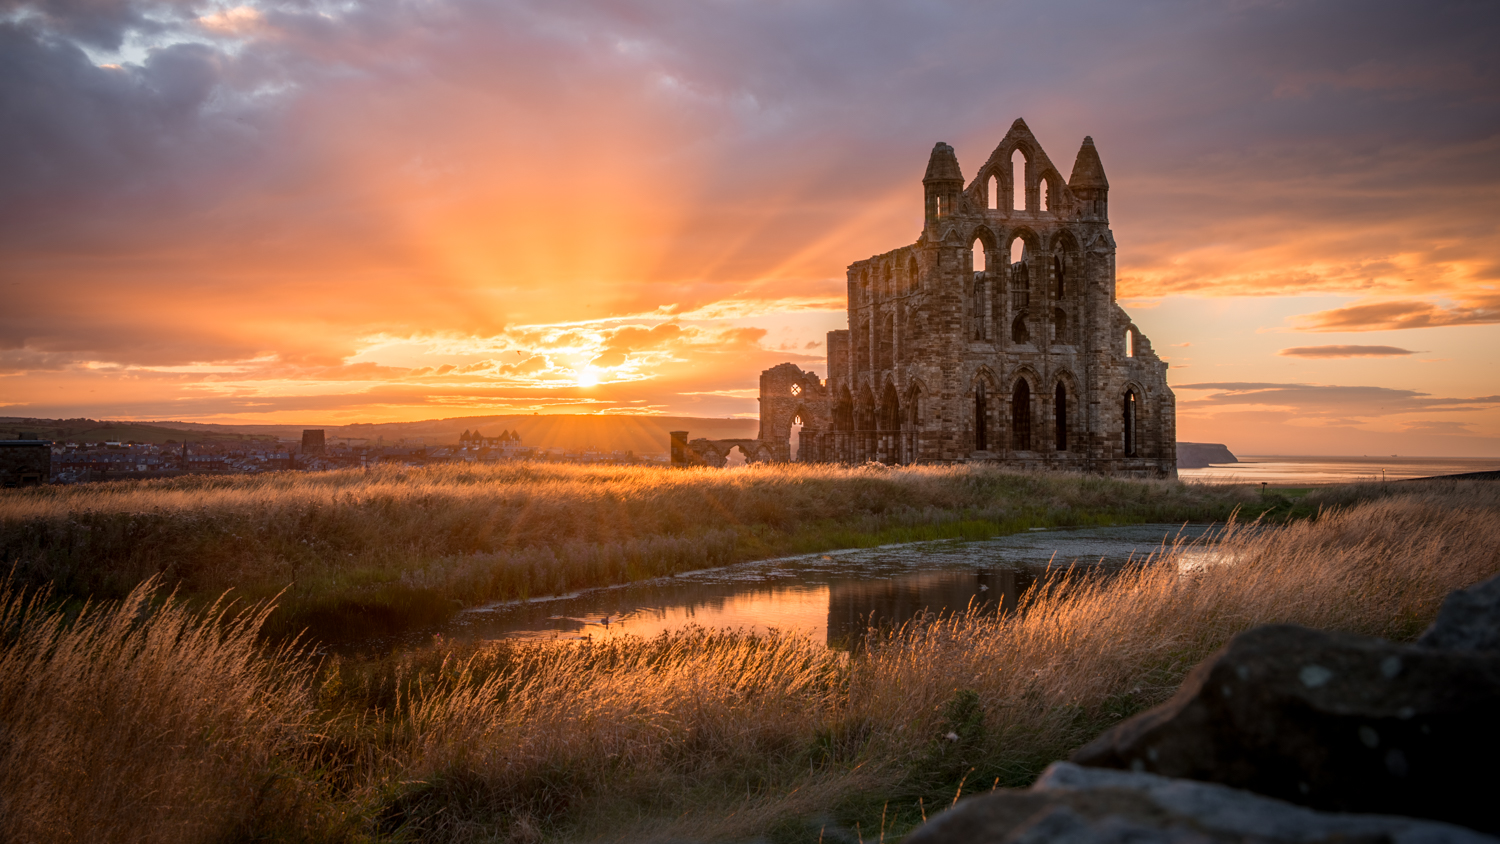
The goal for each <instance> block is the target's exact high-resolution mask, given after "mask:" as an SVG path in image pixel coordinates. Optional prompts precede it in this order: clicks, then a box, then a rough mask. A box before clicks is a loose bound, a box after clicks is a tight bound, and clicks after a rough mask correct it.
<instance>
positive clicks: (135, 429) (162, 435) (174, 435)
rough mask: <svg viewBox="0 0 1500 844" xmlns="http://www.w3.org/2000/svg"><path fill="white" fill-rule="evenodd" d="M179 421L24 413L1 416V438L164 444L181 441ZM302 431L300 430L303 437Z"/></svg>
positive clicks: (227, 437) (210, 435) (206, 437)
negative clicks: (41, 416) (30, 415)
mask: <svg viewBox="0 0 1500 844" xmlns="http://www.w3.org/2000/svg"><path fill="white" fill-rule="evenodd" d="M176 425H177V423H170V422H168V423H164V422H111V421H101V420H98V419H33V418H27V417H22V416H0V439H6V440H9V439H15V437H16V435H17V434H21V433H26V434H34V435H39V436H41V437H42V438H43V439H48V440H52V441H54V442H79V443H99V442H137V443H152V444H154V445H161V444H163V443H166V442H182V440H183V439H184V437H183V434H184V433H185V431H184V429H183V428H181V427H176ZM301 436H302V433H301V431H298V432H297V437H298V438H299V439H300V438H301ZM186 439H188V440H190V441H192V442H257V441H258V442H267V443H269V442H274V441H275V437H274V436H272V435H270V434H267V433H263V432H262V433H241V432H237V431H228V430H202V431H198V430H194V431H193V432H192V433H191V434H189V435H188V436H187V437H186Z"/></svg>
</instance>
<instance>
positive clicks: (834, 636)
mask: <svg viewBox="0 0 1500 844" xmlns="http://www.w3.org/2000/svg"><path fill="white" fill-rule="evenodd" d="M1034 580H1036V575H1034V574H1032V573H1031V572H1029V571H1026V570H1023V569H988V570H986V569H981V570H979V571H972V572H963V571H931V572H922V573H920V574H910V575H905V576H903V577H893V578H887V579H881V580H842V581H838V582H836V583H833V584H831V585H830V588H829V595H828V623H827V625H826V626H825V628H826V634H825V636H826V640H827V642H828V645H829V647H847V646H848V645H849V644H851V643H853V642H856V641H857V640H858V639H859V637H860V636H862V635H863V634H864V632H865V631H866V630H867V629H869V628H871V627H898V626H900V625H902V624H905V623H906V622H908V621H911V620H912V619H913V618H916V617H917V616H919V615H922V614H924V613H932V614H935V615H944V614H948V613H953V612H961V611H963V610H965V609H968V608H969V607H970V606H973V607H974V608H975V609H978V610H982V611H986V612H998V611H1001V610H1004V611H1014V610H1015V608H1016V604H1017V603H1018V601H1019V600H1020V597H1021V593H1023V592H1025V591H1026V589H1027V588H1028V587H1030V586H1031V584H1032V582H1033V581H1034Z"/></svg>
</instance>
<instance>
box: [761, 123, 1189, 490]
mask: <svg viewBox="0 0 1500 844" xmlns="http://www.w3.org/2000/svg"><path fill="white" fill-rule="evenodd" d="M922 188H923V195H924V203H925V223H924V226H923V229H922V233H921V235H920V236H919V237H918V238H917V241H916V242H915V243H913V244H911V245H909V246H903V247H901V248H899V249H894V250H892V251H890V252H886V253H884V254H881V255H876V256H874V257H871V258H867V259H865V260H863V261H859V262H856V263H854V264H851V265H850V266H849V271H848V291H849V305H848V308H849V328H848V329H847V330H846V331H834V332H830V333H829V336H828V380H827V383H826V384H825V385H821V386H817V385H815V384H813V383H808V382H807V380H806V376H807V375H810V373H801V371H800V370H798V371H797V372H795V373H794V372H792V371H791V370H792V369H795V367H792V366H791V365H790V364H783V365H782V367H777V368H773V369H772V370H767V372H766V373H765V375H763V376H762V379H761V411H762V426H761V440H762V441H763V442H766V443H767V445H768V447H769V448H770V449H771V450H772V451H773V452H775V453H776V454H777V456H778V457H781V459H786V457H782V455H788V456H789V450H788V448H787V445H786V442H785V439H786V437H787V432H785V431H782V430H781V429H782V428H783V427H785V426H784V425H783V423H784V422H785V421H787V420H785V419H783V418H782V417H783V416H787V415H788V412H790V411H791V409H792V408H794V407H797V406H800V407H802V408H805V409H806V411H809V412H807V413H805V415H806V416H808V417H809V418H808V420H805V421H810V422H812V423H813V425H812V427H813V430H811V431H809V430H807V428H806V427H804V429H803V431H802V435H801V448H800V449H799V454H798V459H800V460H832V461H839V462H852V463H860V462H865V461H871V460H873V461H879V462H883V463H899V464H908V463H940V462H965V461H994V462H1000V463H1004V464H1007V465H1013V466H1018V467H1053V468H1060V469H1073V470H1081V471H1090V472H1102V473H1106V474H1120V475H1135V476H1151V477H1175V476H1176V474H1177V456H1176V417H1175V399H1174V397H1173V395H1172V391H1171V390H1170V389H1169V388H1168V387H1167V380H1166V370H1167V365H1166V363H1165V362H1163V361H1162V360H1161V359H1159V358H1158V357H1157V356H1156V353H1155V352H1153V351H1152V349H1151V343H1150V341H1149V340H1147V339H1146V337H1145V335H1143V334H1142V333H1141V332H1140V331H1139V329H1137V328H1136V327H1135V325H1134V324H1133V323H1132V322H1131V320H1130V316H1129V315H1128V314H1126V313H1125V311H1124V309H1122V308H1121V307H1120V306H1119V305H1118V304H1116V302H1115V240H1114V236H1113V234H1112V233H1111V232H1110V229H1109V181H1108V179H1106V178H1105V175H1104V165H1103V163H1102V162H1101V160H1100V158H1099V153H1098V150H1097V149H1095V147H1094V141H1093V139H1092V138H1084V140H1083V145H1082V147H1080V148H1079V150H1078V155H1077V157H1076V158H1075V160H1074V162H1073V169H1072V173H1071V176H1070V178H1069V179H1068V180H1067V181H1064V180H1063V178H1062V175H1061V173H1060V172H1059V171H1058V169H1057V168H1056V167H1055V166H1053V164H1052V162H1051V160H1050V159H1049V158H1048V157H1047V154H1046V152H1044V151H1043V150H1042V147H1041V145H1040V144H1038V143H1037V140H1036V138H1035V137H1034V136H1033V135H1032V134H1031V130H1030V129H1029V128H1027V126H1026V123H1025V121H1022V120H1017V121H1016V122H1015V123H1014V124H1013V125H1012V126H1011V128H1010V131H1009V132H1008V133H1006V135H1005V138H1004V139H1003V140H1001V141H1000V144H999V146H997V147H996V148H995V151H994V152H993V153H991V154H990V156H989V158H988V159H987V160H986V161H985V162H984V164H983V165H981V166H980V168H979V170H978V171H977V173H976V175H975V178H974V179H973V180H972V181H971V182H969V183H968V185H967V186H965V184H964V178H963V171H962V170H961V169H960V167H959V163H958V157H957V156H956V155H955V153H954V151H953V147H951V146H949V145H948V144H945V143H939V144H937V145H936V146H935V147H933V149H932V155H931V156H930V158H929V159H928V162H927V172H926V174H925V175H924V176H923V178H922ZM787 367H790V368H789V369H785V370H784V371H783V368H787ZM814 381H816V377H815V376H814ZM794 389H795V390H796V394H795V395H793V394H792V393H791V391H792V390H794ZM768 391H769V393H768ZM783 393H786V395H783ZM809 399H812V400H813V401H812V402H809V401H808V400H809ZM814 405H818V406H819V407H816V408H815V407H814ZM767 414H769V415H770V417H772V418H770V419H768V418H767ZM825 419H826V420H827V421H826V422H825V421H824V420H825ZM768 423H769V424H768Z"/></svg>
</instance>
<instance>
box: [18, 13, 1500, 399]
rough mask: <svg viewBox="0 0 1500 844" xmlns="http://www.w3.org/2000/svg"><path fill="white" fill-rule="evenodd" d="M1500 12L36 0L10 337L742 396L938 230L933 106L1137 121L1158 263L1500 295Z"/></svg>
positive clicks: (1069, 126)
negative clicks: (857, 287) (927, 193)
mask: <svg viewBox="0 0 1500 844" xmlns="http://www.w3.org/2000/svg"><path fill="white" fill-rule="evenodd" d="M1059 20H1066V21H1068V22H1069V25H1068V26H1067V27H1065V30H1066V35H1062V34H1060V33H1062V32H1063V30H1060V29H1059V28H1058V26H1057V22H1058V21H1059ZM1351 20H1357V21H1358V25H1357V26H1351V25H1350V23H1349V22H1350V21H1351ZM1497 31H1500V10H1497V9H1494V8H1492V7H1489V6H1486V5H1483V4H1467V3H1462V2H1456V0H1455V2H1451V3H1449V2H1438V3H1434V4H1424V5H1423V6H1422V7H1420V8H1419V7H1414V6H1412V5H1411V4H1405V3H1399V2H1354V0H1334V2H1330V3H1326V4H1314V5H1309V4H1297V3H1291V4H1256V3H1252V4H1240V5H1234V6H1231V7H1228V8H1224V7H1216V6H1182V5H1169V6H1146V7H1124V6H1121V5H1120V4H1110V3H1103V2H1072V0H1068V1H1067V2H1062V3H1058V4H1048V5H1046V6H1022V7H1009V6H994V7H990V6H984V5H982V4H981V5H979V6H975V5H972V4H954V3H947V2H933V3H923V4H876V5H875V6H873V7H872V6H870V5H869V4H865V3H859V2H856V1H855V0H821V1H820V2H814V3H799V4H767V3H758V2H752V1H751V0H730V1H729V2H725V3H718V4H712V5H703V6H689V7H684V6H681V5H680V4H669V3H663V2H658V0H640V1H639V2H630V3H619V2H614V0H580V2H569V3H556V2H546V0H508V2H499V3H496V2H482V1H481V0H429V2H423V3H409V2H403V1H402V0H369V2H361V3H342V4H329V3H304V2H290V3H286V2H272V1H271V0H266V1H265V2H262V1H261V0H246V2H239V0H229V2H222V3H214V4H204V3H196V2H194V3H190V2H186V0H181V2H178V0H0V113H3V114H4V115H5V120H4V121H3V125H0V266H3V267H4V268H5V272H4V280H5V281H6V282H7V283H8V284H7V285H6V287H5V288H4V292H5V295H6V297H7V299H6V304H5V306H4V307H3V308H0V349H4V350H6V354H5V356H4V357H3V359H0V374H5V379H6V384H7V393H6V397H7V400H8V401H15V402H18V403H19V404H21V405H23V406H25V407H28V408H31V409H33V410H35V412H38V413H41V412H47V409H48V408H53V409H56V410H57V411H58V412H65V411H67V410H68V409H69V408H76V407H79V406H80V405H79V404H78V401H77V400H75V397H76V396H84V395H86V394H87V391H88V390H91V389H99V390H104V391H113V392H110V395H111V396H114V398H111V399H110V401H113V402H116V404H115V405H113V406H116V407H122V408H123V407H127V406H128V407H137V406H139V407H146V406H149V407H155V408H168V409H170V408H181V409H183V410H184V412H185V411H187V410H192V411H193V412H195V413H198V412H203V413H209V412H214V411H213V410H212V408H214V407H219V408H220V409H221V411H222V412H225V413H241V412H244V413H259V412H267V413H274V412H288V413H290V412H294V411H293V410H291V409H285V408H292V407H294V405H295V403H294V402H293V400H292V399H291V398H289V397H286V396H279V397H278V396H275V395H273V394H272V393H273V392H274V391H275V390H282V391H283V392H285V393H292V392H304V391H314V390H318V389H326V390H329V391H333V392H330V393H329V394H330V395H334V396H338V397H339V398H337V399H336V400H333V399H331V400H330V403H329V404H327V405H326V407H328V408H334V407H337V408H340V409H339V410H338V412H340V413H350V414H355V413H358V412H359V411H358V410H357V408H358V407H359V406H360V404H359V403H360V402H365V405H364V406H365V407H366V408H367V412H368V413H370V414H372V415H373V416H375V417H379V416H380V415H381V414H397V413H404V412H406V411H404V410H400V408H406V407H415V406H418V405H420V400H419V398H413V397H412V396H419V395H420V394H421V392H422V391H423V390H431V391H432V392H431V395H432V396H434V397H437V396H448V398H445V399H442V400H443V401H455V402H471V401H472V402H477V401H483V400H485V396H487V395H493V396H497V397H494V400H495V401H500V400H502V398H504V400H510V399H509V398H505V397H506V396H508V397H511V398H514V396H515V395H517V394H515V393H513V392H507V393H504V395H503V396H500V394H491V393H486V392H484V390H482V389H479V388H478V387H474V386H472V385H473V384H477V383H481V382H484V381H485V379H488V382H497V383H500V384H504V385H526V386H527V389H529V390H534V391H537V392H543V391H546V390H556V391H558V392H557V393H556V394H555V395H556V397H557V400H558V401H572V400H574V399H577V400H578V401H583V399H582V398H579V397H578V396H576V395H571V396H570V394H567V393H566V391H567V390H572V389H574V388H573V387H572V386H570V385H571V384H572V383H574V380H575V379H574V376H575V375H576V374H577V372H578V371H579V369H580V368H582V367H585V366H588V365H590V364H592V365H593V366H595V367H596V368H603V369H606V370H610V372H609V373H608V374H610V375H611V376H618V377H619V378H620V379H622V381H628V382H629V383H630V384H631V385H633V386H632V387H631V389H634V390H635V391H636V392H637V395H636V396H635V398H644V399H646V400H647V401H648V403H649V404H650V405H652V406H660V407H666V408H672V409H688V408H704V407H709V406H710V405H708V404H705V402H710V401H717V400H720V399H722V400H724V401H726V402H727V401H729V400H730V399H731V398H733V397H731V396H714V395H709V394H712V393H714V392H715V391H723V390H729V391H733V390H739V389H748V388H749V387H751V386H753V384H754V383H755V378H756V376H757V375H758V372H759V369H760V368H764V366H766V365H769V364H774V363H777V362H780V361H781V360H787V359H792V360H797V361H816V360H817V358H816V357H813V356H811V355H806V354H803V355H801V356H799V355H798V354H797V353H795V352H791V351H787V352H779V351H773V350H768V349H765V348H764V345H765V338H766V337H767V336H771V337H774V338H775V343H776V344H777V345H782V344H791V343H793V342H794V341H796V343H797V344H798V345H799V346H800V347H801V348H802V350H803V352H810V351H811V350H812V348H814V347H812V346H808V345H807V340H808V337H807V336H804V335H802V334H785V335H784V334H782V333H775V332H773V333H771V334H765V333H762V334H758V335H757V334H755V333H754V332H756V331H762V332H763V331H764V330H765V326H769V325H772V324H773V323H774V321H775V320H783V321H785V322H795V321H796V320H797V319H802V318H803V317H808V319H807V320H806V321H805V322H802V323H798V324H799V325H805V324H808V323H810V322H811V321H812V318H814V317H816V316H817V315H819V314H823V315H831V316H833V317H836V315H837V313H838V312H839V311H840V310H841V309H842V308H843V305H844V302H843V295H844V289H845V280H844V273H845V268H846V267H847V266H848V264H849V263H850V262H851V261H854V260H859V259H862V258H864V257H866V256H868V255H871V254H876V253H881V252H884V251H886V250H888V249H891V248H893V247H896V246H899V245H902V244H905V243H909V242H911V241H912V239H913V238H914V237H915V236H916V233H917V230H918V228H919V227H920V223H921V212H920V197H921V188H920V179H921V174H922V171H923V167H924V165H925V163H926V154H927V151H928V150H930V149H931V146H932V144H933V142H934V141H937V140H940V139H942V140H948V141H950V142H952V143H954V144H955V146H956V147H957V148H958V150H959V156H960V161H961V162H962V163H963V164H964V166H965V167H966V168H967V172H968V173H969V174H970V175H972V174H973V172H974V168H975V167H976V166H977V165H978V163H979V162H981V161H982V160H983V159H984V158H985V157H986V156H987V155H988V154H989V152H990V150H991V149H992V148H993V145H994V144H995V143H996V142H997V141H998V140H999V138H1000V137H1001V136H1002V135H1003V134H1004V131H1005V129H1006V127H1007V126H1008V125H1009V123H1010V121H1011V120H1012V119H1014V118H1015V117H1017V116H1025V117H1026V119H1027V120H1028V123H1029V124H1030V125H1031V126H1032V128H1033V130H1035V131H1036V132H1037V133H1038V136H1039V138H1040V139H1041V141H1042V142H1043V143H1044V144H1045V145H1046V148H1047V150H1048V151H1049V154H1050V155H1051V156H1052V158H1053V159H1054V160H1055V161H1056V162H1057V163H1058V164H1059V166H1060V167H1062V168H1063V169H1064V170H1065V171H1066V170H1067V167H1068V163H1069V162H1070V160H1071V157H1072V155H1073V151H1074V150H1076V149H1077V145H1078V143H1079V142H1080V141H1081V140H1082V137H1083V136H1084V135H1085V134H1090V135H1093V136H1094V138H1095V139H1096V141H1097V142H1098V144H1099V149H1100V152H1101V155H1102V156H1103V158H1104V162H1105V166H1106V168H1107V170H1108V172H1109V175H1110V180H1111V183H1112V184H1113V185H1114V190H1113V193H1112V197H1111V199H1112V203H1111V205H1112V211H1113V213H1114V222H1113V225H1114V226H1115V231H1116V236H1117V239H1118V241H1119V242H1120V244H1121V249H1120V253H1119V256H1118V261H1119V273H1120V293H1121V295H1122V296H1124V297H1126V298H1140V299H1143V300H1148V301H1163V300H1164V297H1167V296H1175V295H1182V294H1190V295H1195V296H1218V295H1223V294H1236V295H1238V294H1247V293H1248V294H1254V295H1281V294H1302V293H1308V292H1331V293H1337V294H1340V295H1352V296H1358V297H1362V299H1363V300H1364V301H1363V303H1362V304H1360V305H1357V306H1353V307H1352V308H1346V309H1340V310H1338V311H1327V312H1323V313H1320V314H1312V315H1309V316H1308V317H1306V320H1307V322H1306V325H1305V327H1306V328H1307V329H1308V330H1365V328H1364V327H1370V328H1373V327H1379V326H1394V327H1408V326H1411V325H1417V324H1426V325H1463V324H1473V323H1477V322H1486V321H1488V322H1494V321H1496V320H1494V319H1493V315H1494V313H1496V312H1497V310H1500V304H1497V302H1496V301H1495V299H1494V294H1493V289H1494V285H1495V284H1496V283H1497V279H1500V261H1497V259H1496V258H1495V256H1496V255H1497V254H1500V233H1497V231H1496V230H1495V228H1494V226H1493V221H1494V220H1495V219H1497V218H1500V135H1497V134H1496V133H1495V132H1494V131H1493V128H1492V127H1494V126H1496V125H1500V98H1497V97H1496V96H1495V93H1494V92H1495V91H1496V90H1500V85H1497V84H1496V82H1497V79H1496V75H1497V73H1500V70H1497V68H1496V66H1495V65H1494V64H1493V62H1491V60H1490V56H1491V53H1492V50H1493V47H1492V45H1493V41H1494V36H1495V34H1496V32H1497ZM996 32H1012V33H1026V34H1027V35H1026V37H1020V38H1016V39H1012V40H1011V41H1009V42H1007V43H1008V46H1007V49H1005V50H1002V51H997V50H994V49H992V48H993V44H994V33H996ZM1080 56H1083V57H1086V58H1085V59H1082V60H1081V59H1079V57H1080ZM934 90H941V91H943V96H941V97H934V96H932V94H931V92H932V91H934ZM959 104H961V105H959ZM1486 297H1489V298H1486ZM1381 303H1386V304H1385V305H1381ZM1390 303H1394V309H1393V306H1392V305H1391V304H1390ZM1433 303H1441V304H1433ZM1167 304H1168V303H1166V302H1165V301H1163V306H1162V307H1161V308H1157V309H1156V312H1157V313H1160V312H1161V311H1163V310H1165V309H1166V307H1167ZM1379 307H1385V311H1383V312H1380V313H1377V312H1376V311H1374V310H1368V309H1369V308H1376V309H1377V310H1378V308H1379ZM1358 308H1366V309H1367V310H1365V311H1358V310H1357V309H1358ZM1403 308H1404V310H1403ZM1346 312H1347V313H1346ZM1424 320H1425V322H1423V321H1424ZM731 322H732V323H735V325H733V326H730V325H728V324H729V323H731ZM747 322H753V323H755V325H756V326H759V327H756V328H746V327H745V326H744V323H747ZM624 323H628V324H629V325H626V324H624ZM666 324H676V325H678V326H679V329H677V330H678V331H680V333H679V334H677V335H676V336H667V334H668V333H670V331H671V329H662V328H661V326H662V325H666ZM632 326H634V327H632ZM1361 326H1363V327H1361ZM731 328H734V329H735V330H738V331H741V333H734V332H733V331H731V330H730V329H731ZM744 332H749V333H744ZM375 337H386V338H397V339H398V340H400V341H402V342H393V343H392V344H391V345H389V346H382V345H379V344H376V343H373V342H372V341H371V340H370V338H375ZM414 338H416V339H414ZM421 338H429V339H430V338H446V339H445V342H446V340H452V341H453V342H452V343H451V344H450V345H449V347H445V348H440V347H439V346H440V344H437V343H436V342H434V343H430V344H428V345H426V346H423V347H422V348H420V349H417V348H416V346H418V345H421V344H420V343H417V342H416V340H417V339H421ZM455 338H458V339H455ZM460 340H461V342H460ZM408 341H410V342H408ZM403 343H406V345H403ZM517 350H519V351H521V352H522V353H523V354H521V355H517V354H515V352H516V351H517ZM444 367H451V368H450V369H444ZM208 369H213V370H215V371H212V372H209V371H207V370H208ZM1174 369H1175V368H1174ZM127 376H128V378H130V379H135V380H133V381H129V382H128V386H129V387H130V390H134V391H135V393H131V392H130V390H127V389H126V384H127V382H126V381H125V380H120V381H118V382H116V381H111V380H109V379H114V378H119V379H125V378H127ZM464 379H467V380H464ZM631 379H634V380H631ZM278 380H279V381H280V382H281V383H279V384H278V383H276V382H278ZM459 381H463V383H464V384H465V385H468V386H464V387H463V390H470V389H472V390H473V391H474V392H464V391H462V390H461V391H459V392H451V393H448V392H442V390H443V389H447V388H448V387H449V386H451V385H453V384H455V383H457V382H459ZM395 383H400V384H402V385H403V387H402V389H403V391H401V392H399V393H390V392H384V390H386V389H387V387H389V386H390V385H392V384H395ZM17 385H19V386H17ZM205 385H214V386H215V390H216V391H214V390H209V389H208V388H207V386H205ZM491 387H492V388H494V389H499V388H498V387H494V383H491ZM408 389H409V390H410V392H406V390H408ZM453 389H455V390H458V389H459V387H456V386H455V387H453ZM505 389H510V386H506V387H505ZM142 391H145V393H142ZM236 391H238V392H236ZM605 392H608V390H605ZM62 394H66V395H68V396H69V398H68V399H67V400H61V399H58V398H56V396H58V395H62ZM690 394H692V395H690ZM699 394H702V395H699ZM131 396H135V398H131ZM527 396H528V398H527V399H526V400H527V401H533V399H532V398H530V397H529V396H530V394H529V393H528V394H527ZM16 397H19V398H16ZM433 400H434V401H438V399H437V398H434V399H433ZM614 400H615V399H614V398H610V399H607V400H606V399H597V398H594V397H591V398H589V399H588V401H600V402H603V403H604V404H606V405H608V404H609V402H610V401H614ZM135 401H140V402H143V403H142V404H131V402H135ZM214 401H223V402H225V403H224V404H221V405H214V404H213V402H214ZM297 401H301V402H304V403H303V404H301V405H295V406H296V407H303V408H308V409H312V408H314V406H315V405H314V403H313V402H312V399H311V398H310V397H301V398H298V399H297ZM535 401H541V399H539V398H538V399H535ZM735 401H736V402H738V403H735V404H722V405H712V406H713V407H715V408H717V409H725V410H727V411H730V412H742V411H749V410H752V409H753V406H752V405H753V403H746V402H745V401H743V400H741V399H735ZM413 402H415V403H416V404H412V403H413ZM622 406H623V405H622ZM276 407H280V408H284V410H264V411H262V410H256V409H255V408H276ZM87 412H94V411H92V410H89V411H87ZM100 412H102V411H100ZM330 412H332V411H331V410H330ZM413 412H415V411H413Z"/></svg>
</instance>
